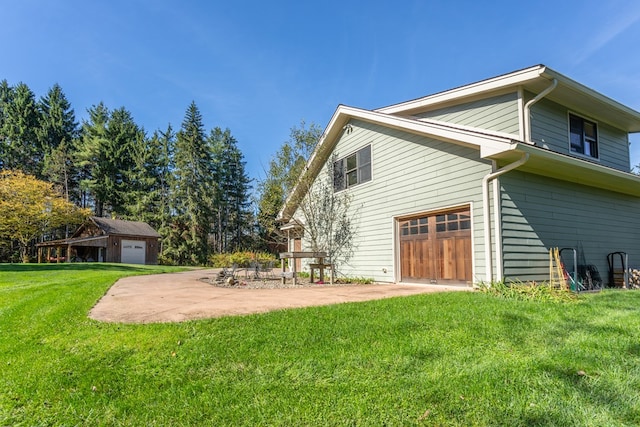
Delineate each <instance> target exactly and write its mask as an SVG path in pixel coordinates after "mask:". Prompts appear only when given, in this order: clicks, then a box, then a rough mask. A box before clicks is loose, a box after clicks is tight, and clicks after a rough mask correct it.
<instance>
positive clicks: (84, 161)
mask: <svg viewBox="0 0 640 427" xmlns="http://www.w3.org/2000/svg"><path fill="white" fill-rule="evenodd" d="M88 113H89V119H88V120H87V121H85V122H84V123H83V126H82V139H81V143H80V144H79V147H78V152H77V158H78V160H79V162H78V163H79V166H80V167H81V168H82V169H81V174H82V182H81V186H83V188H86V189H87V190H88V191H89V192H90V195H91V198H92V200H93V203H94V211H95V214H96V215H98V216H104V215H105V214H107V213H110V214H111V215H114V216H125V215H126V214H127V210H126V199H127V193H128V191H129V184H130V183H129V180H128V177H129V173H130V171H131V170H132V169H133V159H132V156H131V151H132V146H133V145H135V143H136V141H138V140H139V139H140V138H144V132H143V131H142V130H141V129H140V128H139V127H138V126H137V125H136V124H135V122H134V121H133V117H132V116H131V113H129V112H128V111H127V110H126V109H125V108H124V107H122V108H119V109H117V110H114V111H113V112H110V111H109V110H108V109H107V107H105V105H104V104H103V103H100V104H98V105H97V106H93V107H91V108H90V109H89V110H88Z"/></svg>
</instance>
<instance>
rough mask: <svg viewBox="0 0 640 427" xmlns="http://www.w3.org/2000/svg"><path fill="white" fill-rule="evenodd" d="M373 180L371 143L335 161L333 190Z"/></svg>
mask: <svg viewBox="0 0 640 427" xmlns="http://www.w3.org/2000/svg"><path fill="white" fill-rule="evenodd" d="M367 181H371V145H367V146H366V147H364V148H361V149H360V150H358V151H356V152H355V153H353V154H351V155H349V156H347V157H344V158H342V159H340V160H338V161H336V162H334V163H333V191H340V190H344V189H345V188H349V187H353V186H354V185H358V184H362V183H363V182H367Z"/></svg>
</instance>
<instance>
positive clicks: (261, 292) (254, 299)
mask: <svg viewBox="0 0 640 427" xmlns="http://www.w3.org/2000/svg"><path fill="white" fill-rule="evenodd" d="M217 272H218V270H194V271H186V272H182V273H170V274H154V275H149V276H134V277H126V278H124V279H120V280H118V281H117V282H116V283H115V284H114V285H113V286H112V287H111V288H110V289H109V290H108V291H107V293H106V294H105V295H104V296H103V297H102V298H101V299H100V301H98V303H97V304H96V305H95V306H94V307H93V309H92V310H91V312H90V313H89V317H91V318H92V319H96V320H100V321H104V322H122V323H155V322H181V321H185V320H191V319H205V318H212V317H222V316H233V315H244V314H252V313H263V312H267V311H272V310H281V309H286V308H299V307H310V306H319V305H330V304H339V303H344V302H357V301H368V300H375V299H382V298H389V297H397V296H407V295H416V294H426V293H432V292H442V291H453V290H469V289H470V288H465V287H457V286H442V285H393V284H379V285H354V286H329V285H318V286H313V287H300V288H289V289H242V288H223V287H217V286H213V285H211V284H209V283H206V282H204V281H203V280H202V279H204V278H211V277H215V276H216V274H217Z"/></svg>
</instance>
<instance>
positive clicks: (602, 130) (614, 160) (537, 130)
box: [528, 94, 630, 172]
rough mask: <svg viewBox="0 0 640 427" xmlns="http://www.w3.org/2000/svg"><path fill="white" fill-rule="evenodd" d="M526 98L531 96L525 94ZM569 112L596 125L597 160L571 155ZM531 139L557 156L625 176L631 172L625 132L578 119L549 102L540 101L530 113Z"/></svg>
mask: <svg viewBox="0 0 640 427" xmlns="http://www.w3.org/2000/svg"><path fill="white" fill-rule="evenodd" d="M528 96H531V95H530V94H528ZM569 112H571V113H572V114H575V115H576V116H578V117H583V118H585V119H587V120H589V121H593V122H595V123H596V124H597V132H598V151H599V158H598V159H590V158H589V157H585V156H580V155H576V154H575V153H571V152H570V150H569ZM531 139H532V140H533V142H535V143H536V145H538V146H540V147H545V148H548V149H549V150H552V151H555V152H557V153H562V154H568V155H573V156H576V157H580V158H583V159H588V160H593V161H596V162H598V163H599V164H601V165H603V166H608V167H611V168H614V169H618V170H621V171H624V172H629V170H630V158H629V141H628V135H627V133H626V132H624V131H622V130H620V129H616V128H614V127H612V126H610V125H608V124H606V123H603V122H598V120H597V118H596V117H590V116H585V115H581V114H579V113H577V112H575V111H572V110H569V109H568V108H566V107H563V106H561V105H559V104H557V103H555V102H552V101H549V100H548V99H542V100H541V101H540V102H538V103H536V104H534V105H533V107H532V109H531Z"/></svg>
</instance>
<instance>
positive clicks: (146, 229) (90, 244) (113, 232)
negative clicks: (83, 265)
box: [38, 217, 160, 264]
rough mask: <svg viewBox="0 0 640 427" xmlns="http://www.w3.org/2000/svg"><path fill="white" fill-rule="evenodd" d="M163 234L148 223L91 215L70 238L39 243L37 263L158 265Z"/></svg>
mask: <svg viewBox="0 0 640 427" xmlns="http://www.w3.org/2000/svg"><path fill="white" fill-rule="evenodd" d="M159 253H160V234H159V233H158V232H157V231H155V230H154V229H153V228H152V227H151V226H150V225H149V224H147V223H145V222H138V221H123V220H119V219H107V218H100V217H91V218H89V219H88V220H87V221H86V222H85V223H84V224H82V225H81V226H80V227H79V228H78V230H76V232H75V233H73V236H71V238H69V239H64V240H55V241H50V242H44V243H40V244H38V262H117V263H123V264H157V263H158V255H159Z"/></svg>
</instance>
